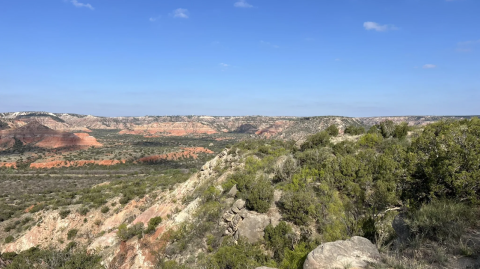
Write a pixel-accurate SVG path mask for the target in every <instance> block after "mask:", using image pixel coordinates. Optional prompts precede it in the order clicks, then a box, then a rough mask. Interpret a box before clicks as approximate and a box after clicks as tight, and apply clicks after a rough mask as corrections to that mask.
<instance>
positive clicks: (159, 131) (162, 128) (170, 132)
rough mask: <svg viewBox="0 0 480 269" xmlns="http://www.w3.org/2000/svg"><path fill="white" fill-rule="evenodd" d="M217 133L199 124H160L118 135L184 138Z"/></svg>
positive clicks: (141, 127)
mask: <svg viewBox="0 0 480 269" xmlns="http://www.w3.org/2000/svg"><path fill="white" fill-rule="evenodd" d="M215 133H217V131H216V130H215V129H212V128H211V127H210V126H207V125H204V124H202V123H199V122H160V123H152V124H147V125H141V126H134V127H130V128H129V129H126V130H122V131H120V134H134V135H144V136H185V135H189V134H215Z"/></svg>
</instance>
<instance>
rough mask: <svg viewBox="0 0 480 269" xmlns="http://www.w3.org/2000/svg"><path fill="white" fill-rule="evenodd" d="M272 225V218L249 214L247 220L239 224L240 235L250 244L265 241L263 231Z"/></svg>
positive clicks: (246, 216) (246, 215)
mask: <svg viewBox="0 0 480 269" xmlns="http://www.w3.org/2000/svg"><path fill="white" fill-rule="evenodd" d="M268 224H270V218H269V217H268V216H267V215H264V214H258V213H254V212H248V211H247V213H246V214H245V218H244V219H243V221H241V222H240V223H239V224H238V233H239V235H240V236H242V237H245V238H246V239H247V240H248V241H249V242H250V243H255V242H258V241H259V240H261V239H263V235H264V233H263V230H264V229H265V227H267V225H268Z"/></svg>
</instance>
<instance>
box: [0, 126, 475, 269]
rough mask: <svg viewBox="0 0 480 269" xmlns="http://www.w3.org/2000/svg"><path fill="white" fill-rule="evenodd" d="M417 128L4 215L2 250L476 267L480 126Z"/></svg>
mask: <svg viewBox="0 0 480 269" xmlns="http://www.w3.org/2000/svg"><path fill="white" fill-rule="evenodd" d="M405 128H406V125H404V124H401V125H395V124H391V123H383V124H380V125H379V126H376V127H374V128H372V129H370V131H369V133H367V134H364V135H361V136H359V135H355V136H351V135H341V134H340V135H338V134H336V133H334V132H331V133H330V134H329V133H327V132H319V133H317V134H314V135H311V136H309V137H308V138H307V139H306V141H305V142H304V143H302V144H301V145H299V146H297V145H295V143H294V142H285V141H282V140H263V139H262V140H248V141H243V142H240V143H238V144H236V145H235V146H232V147H230V148H228V149H225V150H224V151H222V152H221V153H220V154H218V155H217V156H216V157H215V158H214V159H212V160H211V161H208V162H207V163H206V164H205V165H204V166H203V167H202V168H201V169H200V171H197V172H194V173H193V174H191V175H189V176H188V177H187V175H186V174H183V176H182V174H178V173H177V174H162V175H152V176H148V175H145V176H138V177H132V178H131V179H129V180H126V181H123V182H115V183H113V182H112V183H108V184H102V185H100V186H96V187H94V188H92V189H90V190H88V191H87V190H85V191H84V192H81V193H79V194H78V195H75V196H73V197H71V198H70V199H71V200H69V201H70V203H62V204H56V203H55V202H51V204H43V205H42V206H37V205H35V206H37V208H35V206H34V207H33V208H32V209H31V210H29V212H28V213H26V214H25V215H23V216H19V217H18V218H17V219H11V220H8V221H7V222H2V223H0V228H1V229H2V231H7V230H8V233H7V232H5V233H3V234H0V239H2V241H3V243H0V244H1V246H0V247H1V251H2V256H1V257H2V259H3V260H4V261H7V262H10V261H12V262H15V261H18V262H20V261H25V262H27V261H26V259H25V257H30V256H28V255H30V254H29V253H30V252H25V251H27V250H28V249H29V248H31V247H33V246H38V247H40V248H41V249H48V248H49V247H53V248H54V249H56V251H64V252H66V253H70V254H69V255H73V254H76V255H80V254H81V253H84V256H82V257H84V259H85V260H88V261H89V259H90V260H91V259H92V257H100V258H99V259H100V261H99V263H101V264H103V266H105V267H107V268H215V269H220V268H221V269H227V268H256V267H260V266H267V267H271V268H282V269H287V268H298V269H300V268H328V265H321V264H320V265H318V266H319V267H318V266H317V265H315V266H317V267H309V266H311V264H318V262H319V260H322V259H323V260H327V261H328V260H329V259H330V258H331V257H324V256H325V255H326V254H325V252H321V251H320V250H318V249H317V247H318V246H320V245H323V246H336V247H337V248H339V249H340V248H341V249H342V251H343V250H344V248H343V247H344V246H345V245H350V246H351V248H350V249H353V250H355V251H360V250H361V248H362V245H355V244H364V245H365V246H368V248H373V249H372V251H370V252H369V253H373V250H375V248H379V249H380V250H381V254H380V255H378V254H375V253H374V254H375V255H374V256H371V257H368V260H369V261H370V262H372V263H373V264H370V265H369V264H367V263H358V264H361V265H358V266H361V267H359V268H366V267H365V266H370V268H371V267H373V268H475V266H478V265H479V264H478V262H477V259H478V258H479V256H478V253H480V249H479V248H478V246H479V244H480V238H479V237H478V231H479V225H480V223H478V214H479V206H478V200H479V198H480V185H479V184H478V175H479V173H480V172H479V171H480V161H479V158H478V156H480V135H479V134H480V120H478V119H476V118H474V119H472V120H462V121H442V122H439V123H435V124H431V125H428V126H426V127H425V129H424V130H414V131H412V130H409V129H408V128H407V129H405ZM7 235H8V236H9V237H7ZM357 236H361V237H364V238H367V239H369V240H370V241H371V242H373V243H374V244H375V245H374V246H372V245H371V244H369V243H367V242H368V240H367V239H360V238H358V237H357ZM349 238H351V239H350V240H345V239H349ZM7 239H8V240H7ZM337 240H343V241H337ZM333 241H336V242H335V243H332V244H330V245H327V244H325V243H326V242H333ZM72 242H75V243H76V245H75V244H73V243H72ZM352 244H353V245H352ZM325 248H326V247H325ZM314 250H315V251H316V252H314V253H317V254H309V253H312V251H314ZM11 251H14V252H17V253H20V255H19V256H17V258H15V255H14V254H10V253H8V252H11ZM82 251H84V252H82ZM7 253H8V254H7ZM79 253H80V254H79ZM320 254H321V255H323V256H322V257H324V258H322V259H320V258H319V257H320ZM342 255H343V254H342ZM345 255H347V256H348V255H350V253H346V254H345ZM345 255H343V258H345ZM362 255H363V254H362ZM352 256H361V255H360V254H359V253H353V255H352ZM12 257H14V258H12ZM75 257H76V256H75ZM307 257H308V258H307ZM343 258H342V259H343ZM15 259H16V260H15ZM306 259H307V260H308V264H309V265H305V264H304V262H305V260H306ZM346 261H347V260H346ZM304 266H307V267H304ZM322 266H324V267H322ZM346 266H348V264H346ZM355 266H357V263H355ZM7 268H8V267H7ZM54 268H55V267H54Z"/></svg>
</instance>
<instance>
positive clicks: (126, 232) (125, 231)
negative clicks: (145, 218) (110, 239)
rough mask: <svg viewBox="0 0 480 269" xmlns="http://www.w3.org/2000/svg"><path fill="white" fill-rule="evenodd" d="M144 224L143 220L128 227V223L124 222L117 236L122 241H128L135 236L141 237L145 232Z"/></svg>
mask: <svg viewBox="0 0 480 269" xmlns="http://www.w3.org/2000/svg"><path fill="white" fill-rule="evenodd" d="M143 226H144V225H143V222H139V223H137V224H135V225H132V226H131V227H130V228H127V224H125V223H122V224H120V226H119V227H118V231H117V237H118V238H119V239H120V240H122V241H127V240H128V239H130V238H132V237H134V236H138V237H140V238H141V237H142V236H143V232H144V227H143Z"/></svg>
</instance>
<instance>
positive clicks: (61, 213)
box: [58, 209, 71, 219]
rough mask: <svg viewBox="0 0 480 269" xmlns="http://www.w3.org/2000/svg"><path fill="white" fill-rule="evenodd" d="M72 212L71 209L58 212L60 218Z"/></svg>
mask: <svg viewBox="0 0 480 269" xmlns="http://www.w3.org/2000/svg"><path fill="white" fill-rule="evenodd" d="M70 212H71V211H70V210H69V209H64V210H60V212H59V213H58V214H59V215H60V218H62V219H64V218H66V217H67V216H68V215H70Z"/></svg>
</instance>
